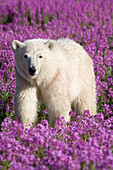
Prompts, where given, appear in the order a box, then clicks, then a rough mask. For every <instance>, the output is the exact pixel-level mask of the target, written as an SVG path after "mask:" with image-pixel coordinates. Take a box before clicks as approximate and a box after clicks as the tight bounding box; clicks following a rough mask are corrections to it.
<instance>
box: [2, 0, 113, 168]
mask: <svg viewBox="0 0 113 170" xmlns="http://www.w3.org/2000/svg"><path fill="white" fill-rule="evenodd" d="M61 37H69V38H71V39H73V40H75V41H76V42H78V43H80V44H81V45H82V46H83V47H84V48H85V49H86V51H87V52H88V54H89V55H90V56H91V57H92V59H93V62H94V69H95V75H96V87H97V111H98V114H97V115H96V116H95V117H93V116H90V114H89V112H88V111H85V112H84V116H83V117H81V116H76V112H75V111H74V112H70V115H71V116H72V117H73V121H72V122H70V123H69V122H68V123H66V122H65V121H64V119H63V117H59V118H58V120H57V121H56V123H55V126H54V127H52V128H49V125H48V121H47V119H45V117H47V112H46V111H43V108H44V106H42V105H41V104H40V111H39V112H40V122H41V121H42V122H41V123H38V124H37V125H36V126H34V127H31V128H30V129H24V128H23V126H22V125H21V123H18V122H17V121H15V120H14V92H15V65H14V54H13V52H12V48H11V42H12V41H13V40H14V39H18V40H20V41H24V40H26V39H30V38H51V39H58V38H61ZM68 69H71V66H70V68H68ZM43 119H45V120H43ZM0 124H1V131H0V169H3V170H4V169H10V170H16V169H20V170H26V169H28V170H35V169H36V170H70V169H71V170H88V169H90V170H100V169H104V170H108V169H113V0H106V1H105V0H70V1H69V0H28V1H26V0H15V1H12V0H5V1H4V0H0Z"/></svg>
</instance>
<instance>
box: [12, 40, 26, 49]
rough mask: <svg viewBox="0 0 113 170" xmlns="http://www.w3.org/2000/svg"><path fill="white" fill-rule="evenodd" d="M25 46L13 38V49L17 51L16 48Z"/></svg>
mask: <svg viewBox="0 0 113 170" xmlns="http://www.w3.org/2000/svg"><path fill="white" fill-rule="evenodd" d="M22 46H24V44H23V43H22V42H20V41H18V40H13V42H12V48H13V51H15V50H16V49H19V48H20V47H22Z"/></svg>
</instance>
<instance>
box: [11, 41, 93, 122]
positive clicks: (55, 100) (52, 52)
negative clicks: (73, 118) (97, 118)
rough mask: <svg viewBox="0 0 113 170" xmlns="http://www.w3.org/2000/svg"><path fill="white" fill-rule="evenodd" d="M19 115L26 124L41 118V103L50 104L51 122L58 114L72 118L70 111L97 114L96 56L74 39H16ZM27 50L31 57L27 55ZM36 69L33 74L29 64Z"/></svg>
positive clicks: (13, 45)
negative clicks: (38, 115)
mask: <svg viewBox="0 0 113 170" xmlns="http://www.w3.org/2000/svg"><path fill="white" fill-rule="evenodd" d="M12 47H13V50H14V53H15V65H16V94H15V115H16V117H17V118H18V120H19V121H21V122H22V123H23V125H26V124H27V123H30V124H32V123H34V122H35V121H37V103H38V102H39V101H41V102H43V103H44V104H45V105H47V106H48V111H49V121H50V125H53V124H54V122H55V120H56V118H57V117H58V116H64V118H65V120H66V121H70V117H69V111H70V110H71V109H75V110H76V111H77V114H83V112H84V110H85V109H89V111H90V114H91V115H94V114H96V90H95V89H96V87H95V75H94V69H93V63H92V59H91V58H90V57H89V56H88V54H87V53H86V52H85V50H84V49H83V48H82V47H81V46H80V45H79V44H77V43H75V42H74V41H73V40H70V39H59V40H57V41H55V40H43V39H32V40H27V41H24V42H23V43H21V42H19V41H17V40H14V41H13V42H12ZM25 54H27V56H28V58H24V55H25ZM39 56H42V59H40V58H39ZM30 66H35V68H36V72H35V74H34V75H33V76H31V75H29V67H30Z"/></svg>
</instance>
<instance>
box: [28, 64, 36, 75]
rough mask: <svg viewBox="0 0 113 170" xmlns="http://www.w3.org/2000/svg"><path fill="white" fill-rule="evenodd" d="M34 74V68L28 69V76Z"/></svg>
mask: <svg viewBox="0 0 113 170" xmlns="http://www.w3.org/2000/svg"><path fill="white" fill-rule="evenodd" d="M35 72H36V68H35V67H34V66H32V67H29V74H30V75H34V74H35Z"/></svg>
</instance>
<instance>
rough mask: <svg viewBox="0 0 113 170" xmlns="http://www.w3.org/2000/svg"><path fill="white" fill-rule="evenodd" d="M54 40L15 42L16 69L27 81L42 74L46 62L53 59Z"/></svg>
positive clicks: (13, 44) (13, 43) (13, 45)
mask: <svg viewBox="0 0 113 170" xmlns="http://www.w3.org/2000/svg"><path fill="white" fill-rule="evenodd" d="M53 44H54V43H53V41H52V40H43V39H31V40H26V41H24V42H20V41H18V40H14V41H13V42H12V48H13V51H14V54H15V67H16V70H17V71H18V73H19V74H20V75H21V76H22V77H24V78H25V79H26V78H27V79H28V77H30V78H31V79H34V78H35V77H37V76H38V74H39V73H40V70H41V68H42V66H43V65H44V63H45V62H47V60H48V58H49V60H50V59H51V58H52V54H51V50H52V49H53V46H54V45H53Z"/></svg>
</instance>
